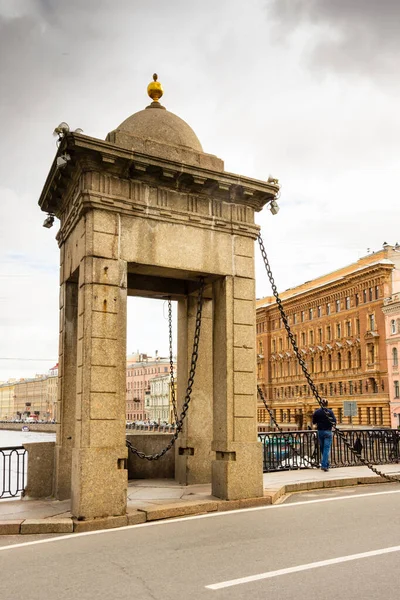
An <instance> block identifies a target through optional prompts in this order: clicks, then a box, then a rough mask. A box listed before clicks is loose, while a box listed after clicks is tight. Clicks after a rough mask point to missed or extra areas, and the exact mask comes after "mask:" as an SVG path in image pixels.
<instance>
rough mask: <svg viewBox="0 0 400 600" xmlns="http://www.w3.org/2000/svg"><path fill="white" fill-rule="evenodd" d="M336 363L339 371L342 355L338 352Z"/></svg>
mask: <svg viewBox="0 0 400 600" xmlns="http://www.w3.org/2000/svg"><path fill="white" fill-rule="evenodd" d="M337 362H338V369H339V370H340V369H341V368H342V355H341V354H340V352H338V355H337Z"/></svg>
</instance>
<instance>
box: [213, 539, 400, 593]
mask: <svg viewBox="0 0 400 600" xmlns="http://www.w3.org/2000/svg"><path fill="white" fill-rule="evenodd" d="M391 552H400V546H392V547H390V548H381V549H380V550H371V551H370V552H360V553H359V554H349V555H348V556H339V557H338V558H330V559H328V560H320V561H318V562H313V563H308V564H305V565H298V566H297V567H288V568H287V569H278V570H277V571H267V572H266V573H259V574H258V575H250V576H249V577H240V578H239V579H231V580H230V581H222V582H221V583H213V584H211V585H206V586H205V587H206V588H207V589H209V590H221V589H223V588H227V587H233V586H234V585H241V584H243V583H251V582H252V581H260V580H261V579H271V578H272V577H280V576H281V575H290V574H291V573H299V572H300V571H309V570H310V569H319V568H320V567H327V566H329V565H337V564H340V563H345V562H350V561H352V560H360V559H362V558H370V557H371V556H381V555H382V554H390V553H391Z"/></svg>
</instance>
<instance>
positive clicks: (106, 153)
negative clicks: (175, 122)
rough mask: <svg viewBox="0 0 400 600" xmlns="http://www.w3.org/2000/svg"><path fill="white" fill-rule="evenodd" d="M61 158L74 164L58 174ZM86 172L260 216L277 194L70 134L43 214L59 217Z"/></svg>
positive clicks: (269, 186) (269, 187) (47, 188)
mask: <svg viewBox="0 0 400 600" xmlns="http://www.w3.org/2000/svg"><path fill="white" fill-rule="evenodd" d="M63 153H67V154H69V156H70V158H71V159H70V160H69V161H68V163H67V165H66V166H65V167H63V168H61V169H60V168H58V167H57V158H58V157H59V156H61V155H62V154H63ZM86 171H99V172H103V173H108V174H110V175H114V176H117V177H121V178H125V179H133V180H136V181H143V182H146V183H148V184H153V185H156V186H158V185H163V186H166V187H169V188H171V189H175V190H179V191H185V192H188V193H194V194H205V195H207V196H210V197H211V196H212V197H213V198H214V199H216V200H220V201H224V202H231V203H235V204H241V205H244V206H248V207H251V208H252V209H253V210H256V211H260V210H261V209H262V208H263V206H264V205H265V204H266V203H267V202H268V201H270V200H272V199H273V198H274V197H275V196H276V194H277V193H278V191H279V185H278V184H276V183H269V182H263V181H258V180H256V179H250V178H248V177H243V176H241V175H236V174H233V173H228V172H225V171H223V172H221V171H217V170H215V171H213V170H211V169H206V168H202V167H196V166H193V165H187V164H183V163H178V162H174V161H169V160H166V159H163V158H158V157H154V156H149V155H146V154H141V153H139V152H131V151H129V150H125V149H123V148H119V147H118V146H116V145H115V144H112V143H110V142H106V141H103V140H99V139H97V138H91V137H88V136H85V135H82V134H77V133H69V134H67V135H66V136H65V137H64V139H63V140H62V142H61V144H60V147H59V149H58V152H57V154H56V156H55V158H54V160H53V164H52V166H51V168H50V172H49V174H48V177H47V179H46V182H45V185H44V188H43V191H42V193H41V196H40V199H39V205H40V207H41V209H42V210H43V211H45V212H51V213H54V214H56V215H57V214H58V213H60V212H61V211H62V204H63V203H64V199H65V195H66V194H67V195H68V192H69V191H70V188H71V185H72V182H74V181H76V179H77V178H79V176H80V174H81V173H82V172H86Z"/></svg>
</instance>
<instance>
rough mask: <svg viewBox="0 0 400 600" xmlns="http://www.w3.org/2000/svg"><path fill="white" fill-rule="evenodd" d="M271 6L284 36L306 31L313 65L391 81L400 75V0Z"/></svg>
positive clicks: (288, 1)
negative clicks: (399, 63) (399, 72)
mask: <svg viewBox="0 0 400 600" xmlns="http://www.w3.org/2000/svg"><path fill="white" fill-rule="evenodd" d="M266 7H267V14H268V17H269V18H271V19H272V20H273V21H274V22H275V23H277V24H278V25H279V33H280V35H281V36H282V38H283V39H287V38H290V37H292V36H293V35H295V34H299V33H303V52H304V53H305V55H306V57H307V61H308V64H309V66H311V67H312V68H313V69H315V70H318V71H319V72H321V73H322V72H326V70H327V73H328V74H329V73H330V72H336V73H341V74H351V75H359V76H362V77H366V78H369V79H375V78H378V79H379V80H385V81H386V82H387V81H388V80H389V78H391V77H392V76H393V75H396V74H397V72H398V54H399V51H400V36H399V34H398V31H399V24H400V3H399V2H398V0H379V2H377V1H376V0H270V1H269V2H267V4H266ZM396 79H397V77H396ZM391 83H394V82H393V81H392V82H391Z"/></svg>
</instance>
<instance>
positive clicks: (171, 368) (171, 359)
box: [168, 298, 179, 423]
mask: <svg viewBox="0 0 400 600" xmlns="http://www.w3.org/2000/svg"><path fill="white" fill-rule="evenodd" d="M168 333H169V375H170V382H171V402H172V408H173V411H174V419H175V423H177V422H178V419H179V417H178V409H177V406H176V396H175V375H174V356H173V349H172V302H171V298H168Z"/></svg>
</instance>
